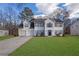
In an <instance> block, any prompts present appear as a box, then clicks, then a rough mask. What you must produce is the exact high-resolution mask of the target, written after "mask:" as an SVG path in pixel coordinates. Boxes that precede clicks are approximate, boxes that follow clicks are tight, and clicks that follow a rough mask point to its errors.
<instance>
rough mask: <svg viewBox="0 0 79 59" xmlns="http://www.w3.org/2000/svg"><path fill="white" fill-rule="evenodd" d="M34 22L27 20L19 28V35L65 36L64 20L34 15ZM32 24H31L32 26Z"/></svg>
mask: <svg viewBox="0 0 79 59" xmlns="http://www.w3.org/2000/svg"><path fill="white" fill-rule="evenodd" d="M33 23H34V24H31V23H30V22H28V21H27V20H25V21H24V22H23V28H19V30H18V31H19V36H57V35H58V36H63V28H64V25H63V22H62V21H60V20H54V19H50V18H48V17H46V16H41V15H37V16H34V21H33ZM30 25H31V26H30Z"/></svg>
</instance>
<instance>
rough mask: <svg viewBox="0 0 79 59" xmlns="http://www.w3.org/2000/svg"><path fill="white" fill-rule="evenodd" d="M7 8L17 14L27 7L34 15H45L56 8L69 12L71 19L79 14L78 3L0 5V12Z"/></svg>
mask: <svg viewBox="0 0 79 59" xmlns="http://www.w3.org/2000/svg"><path fill="white" fill-rule="evenodd" d="M7 7H12V8H13V9H14V10H15V11H16V13H17V14H19V12H21V11H22V10H23V8H24V7H29V8H30V9H31V10H32V12H33V13H34V15H41V14H45V15H47V14H50V13H52V12H53V11H54V10H55V9H56V8H62V9H64V10H70V12H71V13H70V14H71V17H72V16H73V15H74V14H75V13H79V3H0V10H4V11H5V10H6V8H7ZM76 11H77V12H76ZM77 15H78V14H77Z"/></svg>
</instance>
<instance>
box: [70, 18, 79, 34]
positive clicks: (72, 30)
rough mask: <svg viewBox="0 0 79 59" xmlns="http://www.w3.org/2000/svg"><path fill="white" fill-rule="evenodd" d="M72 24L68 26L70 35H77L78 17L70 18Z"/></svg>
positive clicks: (78, 31) (78, 29) (78, 30)
mask: <svg viewBox="0 0 79 59" xmlns="http://www.w3.org/2000/svg"><path fill="white" fill-rule="evenodd" d="M71 22H73V24H72V25H71V26H70V34H71V35H79V19H78V18H74V19H72V20H71Z"/></svg>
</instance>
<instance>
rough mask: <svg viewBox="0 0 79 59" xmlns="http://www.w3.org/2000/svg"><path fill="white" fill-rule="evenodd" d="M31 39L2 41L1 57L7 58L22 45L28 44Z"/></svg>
mask: <svg viewBox="0 0 79 59" xmlns="http://www.w3.org/2000/svg"><path fill="white" fill-rule="evenodd" d="M30 38H31V37H15V38H11V39H7V40H3V41H0V56H7V55H8V54H10V53H11V52H13V51H14V50H15V49H17V48H19V47H20V46H21V45H22V44H24V43H25V42H27V41H28V40H29V39H30Z"/></svg>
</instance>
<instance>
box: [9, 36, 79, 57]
mask: <svg viewBox="0 0 79 59" xmlns="http://www.w3.org/2000/svg"><path fill="white" fill-rule="evenodd" d="M10 55H15V56H17V55H18V56H20V55H21V56H24V55H25V56H72V55H74V56H77V55H78V56H79V36H70V35H67V36H65V37H33V38H32V39H31V40H29V41H28V42H27V43H25V44H24V45H23V46H21V47H20V48H18V49H16V50H15V51H14V52H13V53H11V54H10Z"/></svg>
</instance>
